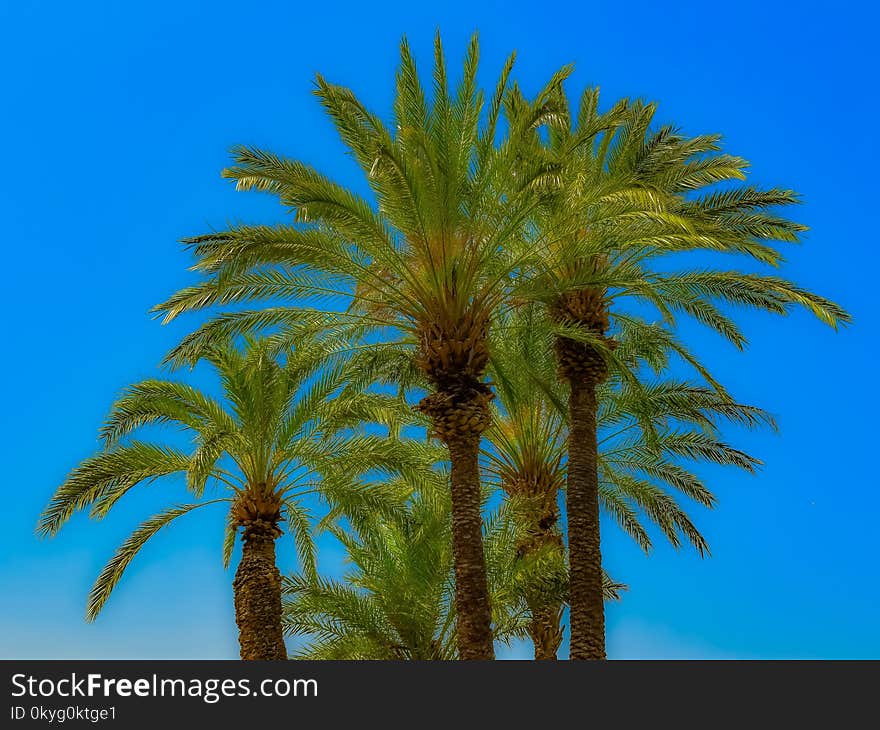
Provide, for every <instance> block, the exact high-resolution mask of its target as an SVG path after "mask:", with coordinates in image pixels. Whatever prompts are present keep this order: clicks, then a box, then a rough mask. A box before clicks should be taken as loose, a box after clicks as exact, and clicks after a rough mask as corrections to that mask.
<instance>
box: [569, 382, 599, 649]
mask: <svg viewBox="0 0 880 730" xmlns="http://www.w3.org/2000/svg"><path fill="white" fill-rule="evenodd" d="M569 384H570V386H571V393H570V396H569V418H570V431H569V437H568V486H567V489H566V511H567V515H568V559H569V570H570V588H569V590H570V598H569V601H570V606H571V654H570V656H571V658H572V659H604V658H605V605H604V602H603V598H602V554H601V552H600V541H599V472H598V460H597V459H598V456H597V452H598V445H597V437H596V411H597V403H596V380H595V378H591V377H590V376H589V375H581V376H579V377H577V376H575V377H571V378H569Z"/></svg>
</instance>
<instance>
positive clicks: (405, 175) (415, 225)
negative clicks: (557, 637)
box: [157, 35, 555, 659]
mask: <svg viewBox="0 0 880 730" xmlns="http://www.w3.org/2000/svg"><path fill="white" fill-rule="evenodd" d="M435 50H436V52H435V59H434V69H433V96H432V99H431V100H430V101H429V100H428V98H427V95H426V93H425V91H424V89H423V87H422V85H421V82H420V80H419V75H418V73H417V70H416V65H415V62H414V60H413V57H412V55H411V53H410V50H409V47H408V46H407V44H406V41H404V42H403V44H402V46H401V62H400V67H399V71H398V74H397V94H396V98H395V102H394V116H395V119H394V126H393V127H392V128H391V129H389V128H387V127H386V125H385V124H384V123H383V121H382V120H381V119H380V118H379V117H378V116H377V115H375V114H373V113H372V112H370V111H369V110H367V109H366V108H365V106H364V105H363V104H362V103H361V102H360V101H359V100H358V99H357V97H356V96H355V95H354V94H353V93H352V92H351V91H350V90H348V89H346V88H342V87H339V86H334V85H331V84H329V83H327V82H326V81H324V79H322V78H320V77H319V78H318V80H317V90H316V94H317V96H318V98H319V99H320V101H321V103H322V105H323V106H324V108H325V110H326V111H327V113H328V114H329V116H330V118H331V119H332V121H333V122H334V124H335V125H336V128H337V130H338V132H339V134H340V136H341V138H342V140H343V142H344V143H345V145H346V146H347V147H348V149H349V150H350V151H351V153H352V154H353V156H354V158H355V160H356V161H357V162H358V164H359V165H360V167H361V168H362V170H363V172H364V174H365V176H366V179H367V182H368V183H369V185H370V188H371V191H372V194H373V196H374V197H375V201H376V202H375V205H372V204H371V203H370V202H369V201H368V200H367V199H365V198H363V197H361V196H359V195H357V194H355V193H354V192H352V191H350V190H348V189H346V188H344V187H342V186H340V185H337V184H336V183H334V182H332V181H331V180H329V179H328V178H327V177H325V176H324V175H322V174H321V173H319V172H318V171H316V170H314V169H313V168H311V167H309V166H308V165H305V164H303V163H300V162H296V161H293V160H289V159H284V158H281V157H278V156H276V155H274V154H272V153H270V152H266V151H263V150H257V149H253V148H239V149H237V150H236V152H235V157H236V163H237V164H236V165H235V166H234V167H232V168H230V169H228V170H226V171H225V172H224V175H225V176H226V177H228V178H231V179H233V180H234V181H235V182H236V185H237V187H238V189H240V190H261V191H266V192H269V193H272V194H275V195H277V196H278V197H279V199H280V201H281V202H282V203H283V204H284V205H285V206H287V207H289V208H290V209H291V210H292V211H293V212H294V213H295V215H296V221H297V224H296V225H294V226H273V227H260V226H240V227H236V228H233V229H231V230H227V231H223V232H220V233H216V234H210V235H207V236H201V237H198V238H195V239H192V240H191V241H190V244H191V245H192V246H193V248H194V251H195V253H196V256H197V258H198V264H197V268H198V269H200V270H202V271H204V272H207V273H208V274H209V278H208V279H207V280H206V281H205V282H203V283H202V284H199V285H197V286H195V287H191V288H189V289H186V290H184V291H182V292H180V293H179V294H177V295H175V296H173V297H172V298H171V299H170V300H168V301H167V302H165V303H164V304H162V305H160V306H159V307H158V308H157V309H158V310H159V311H161V312H164V313H165V315H166V319H171V318H174V317H176V316H177V315H178V314H180V313H181V312H183V311H186V310H192V309H198V308H202V307H207V306H211V305H216V304H226V303H232V302H243V301H253V300H277V299H279V298H281V299H283V300H284V306H279V307H270V308H268V309H265V310H259V311H254V312H236V313H234V314H232V315H224V316H221V317H220V318H219V320H217V321H215V322H214V323H212V325H210V328H212V329H211V331H213V332H215V333H216V332H218V331H220V330H222V329H224V328H226V330H228V329H229V327H233V328H236V327H237V328H238V329H239V330H247V329H248V328H251V329H253V328H260V327H268V326H272V325H285V324H286V325H296V326H302V323H303V322H310V321H314V322H317V323H324V325H325V326H326V327H328V328H333V327H336V328H346V327H348V328H350V329H354V330H357V329H359V328H360V329H362V330H364V331H369V330H373V331H384V332H386V333H387V332H388V331H389V330H390V331H391V332H393V333H394V335H392V336H400V337H403V338H404V339H406V340H408V341H409V342H410V343H411V344H412V346H413V349H414V352H415V355H414V357H415V364H416V365H417V366H418V367H419V368H420V370H421V372H422V374H423V377H424V378H425V379H426V380H427V382H428V383H429V384H430V392H429V393H428V395H427V396H426V397H425V398H424V399H423V400H422V401H421V403H420V406H419V408H420V409H421V410H422V411H423V412H424V413H425V414H427V415H428V417H429V418H430V421H431V428H432V432H433V434H434V435H435V436H436V437H437V438H439V439H440V440H441V441H442V442H443V443H444V444H445V445H446V446H447V447H448V451H449V460H450V465H451V480H450V483H451V493H452V544H453V556H454V564H455V591H456V593H455V596H456V599H455V600H456V612H457V617H458V622H459V626H458V631H457V637H458V641H459V655H460V656H461V658H463V659H488V658H491V657H493V648H492V630H491V608H490V603H489V596H488V588H487V586H486V570H485V561H484V555H483V545H482V533H481V513H480V479H479V468H478V454H479V445H480V437H481V434H482V433H483V432H484V431H485V429H486V428H487V427H488V425H489V421H490V410H489V401H490V399H491V397H492V393H491V389H490V386H489V384H488V383H487V382H486V380H485V372H486V366H487V363H488V359H489V330H490V326H491V322H492V318H493V316H494V314H495V313H496V311H497V310H498V308H499V307H500V306H501V305H502V303H503V301H504V297H505V294H506V290H507V287H508V285H509V273H510V266H511V263H510V261H509V256H508V255H507V254H506V252H505V244H506V243H507V242H508V240H509V239H510V238H511V237H512V236H514V235H519V232H520V231H521V229H522V227H523V225H524V223H525V221H526V220H527V219H528V217H529V215H530V213H531V211H532V209H533V208H534V206H535V204H536V200H537V198H536V195H535V193H534V192H533V189H534V182H535V181H536V180H538V179H539V178H540V177H541V175H542V171H541V170H540V169H539V168H535V169H534V170H531V169H529V170H528V171H527V170H526V166H525V165H524V164H523V162H522V160H521V159H520V157H519V155H518V154H517V149H516V146H515V145H513V144H512V143H511V142H510V140H511V139H513V138H514V137H515V136H518V135H520V134H522V133H524V131H523V130H528V129H530V128H531V127H532V126H533V125H535V124H537V123H540V120H541V118H542V114H544V113H545V110H544V106H543V104H542V103H541V99H539V101H538V102H536V103H534V104H532V105H530V113H529V114H528V115H526V114H523V115H522V116H521V118H518V120H517V123H518V125H520V126H516V127H514V126H511V127H510V128H509V131H508V137H507V138H506V140H507V141H505V142H503V143H497V139H496V138H497V136H498V121H499V117H500V114H501V109H502V102H503V98H504V94H505V91H506V89H507V86H508V78H509V75H510V71H511V67H512V63H513V59H512V58H511V59H510V60H509V61H508V62H507V64H506V65H505V67H504V70H503V71H502V74H501V79H500V81H499V82H498V85H497V88H496V91H495V93H494V94H493V95H492V96H491V98H490V99H489V103H488V104H487V105H486V107H485V108H484V103H483V102H484V100H483V94H482V92H481V91H480V90H479V88H478V87H477V82H476V74H477V60H478V46H477V40H476V37H474V38H473V39H472V41H471V43H470V45H469V47H468V50H467V53H466V56H465V61H464V70H463V75H462V78H461V81H460V82H459V83H458V85H457V88H456V89H455V90H454V91H453V90H450V88H449V84H448V80H447V71H446V62H445V59H444V54H443V50H442V47H441V43H440V38H439V35H438V37H437V40H436V48H435ZM554 83H555V82H554ZM551 85H552V84H551ZM548 93H549V92H548ZM545 95H546V94H545ZM542 98H543V97H542ZM526 117H528V118H526ZM514 168H516V170H517V177H516V181H517V182H516V184H515V185H512V184H510V180H511V179H512V178H511V175H512V171H513V169H514ZM502 183H503V189H504V190H505V191H506V192H505V194H504V195H501V194H499V191H501V190H502ZM328 296H329V297H330V301H333V297H337V296H342V297H344V299H345V300H346V301H347V302H349V304H350V306H349V307H348V308H347V309H346V310H345V311H340V312H331V313H326V312H324V311H323V310H322V309H321V306H320V305H323V304H324V303H326V302H327V301H328ZM316 303H320V305H318V306H312V305H313V304H316ZM218 324H219V327H218ZM190 344H191V341H190Z"/></svg>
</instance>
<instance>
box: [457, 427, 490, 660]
mask: <svg viewBox="0 0 880 730" xmlns="http://www.w3.org/2000/svg"><path fill="white" fill-rule="evenodd" d="M448 445H449V458H450V462H451V465H452V474H451V481H452V556H453V563H454V566H455V612H456V615H457V617H458V626H457V629H458V631H457V633H458V656H459V659H494V658H495V649H494V647H493V644H492V612H491V609H490V606H489V587H488V584H487V582H486V558H485V555H484V553H483V521H482V516H481V514H480V472H479V463H478V455H479V450H480V437H479V435H468V436H466V437H465V436H463V437H459V438H451V439H449V443H448Z"/></svg>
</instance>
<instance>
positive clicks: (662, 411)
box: [484, 305, 773, 659]
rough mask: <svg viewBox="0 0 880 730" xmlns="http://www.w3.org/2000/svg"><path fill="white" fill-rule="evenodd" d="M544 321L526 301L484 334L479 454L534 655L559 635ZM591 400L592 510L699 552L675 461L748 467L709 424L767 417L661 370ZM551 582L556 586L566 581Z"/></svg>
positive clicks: (553, 400)
mask: <svg viewBox="0 0 880 730" xmlns="http://www.w3.org/2000/svg"><path fill="white" fill-rule="evenodd" d="M547 319H548V318H547V317H546V316H545V315H544V314H543V313H542V311H541V310H540V309H538V308H536V307H535V306H534V305H525V306H522V307H520V308H519V309H518V311H517V313H516V316H515V317H513V318H511V319H510V320H509V321H508V322H507V327H506V328H505V334H504V336H503V337H500V338H498V340H497V341H496V344H495V347H494V349H493V357H492V361H491V363H490V374H491V375H492V377H493V379H494V381H495V383H496V390H497V392H498V400H497V405H498V412H497V413H496V416H495V418H494V420H493V424H492V426H491V427H490V429H489V430H488V431H487V433H486V436H487V448H486V449H485V457H484V461H485V468H486V470H487V472H488V481H489V482H490V483H492V484H495V485H497V486H498V487H499V488H500V489H501V490H503V492H504V493H505V494H506V497H507V500H508V503H509V505H510V511H511V513H512V514H513V515H514V517H515V522H516V523H517V527H518V538H517V541H516V546H515V549H516V555H517V558H518V559H519V560H520V561H522V562H523V563H525V564H527V565H528V564H531V566H532V567H531V568H530V569H528V570H527V571H524V572H526V573H527V575H528V576H529V577H530V580H525V581H524V582H523V592H524V596H525V599H526V603H527V605H528V608H529V616H530V619H529V624H528V634H529V637H530V638H531V640H532V643H533V645H534V648H535V659H556V654H557V651H558V649H559V646H560V644H561V643H562V638H563V628H562V624H561V619H562V612H563V608H564V601H563V600H561V599H560V597H559V591H552V590H551V591H548V590H546V584H547V580H548V578H549V579H550V580H551V581H553V580H555V581H556V582H557V583H558V582H559V578H558V577H555V578H554V576H558V572H559V570H560V569H564V566H565V559H564V544H563V536H562V531H561V530H560V527H559V524H558V523H559V518H560V514H559V504H558V500H559V495H560V492H561V491H562V490H563V488H564V485H565V470H566V443H567V440H568V438H567V437H568V422H567V418H566V417H567V410H566V408H565V394H564V392H563V388H562V386H561V384H560V383H559V382H558V381H557V380H556V379H555V378H554V362H553V360H554V358H553V333H552V328H551V326H550V324H551V323H550V322H548V321H547ZM644 355H645V353H643V352H639V351H638V350H637V349H634V348H633V347H632V344H631V343H630V342H628V341H626V340H623V341H622V342H621V343H620V346H619V347H618V348H617V357H618V360H619V361H622V362H623V363H625V364H627V365H628V366H629V367H631V368H633V369H635V368H636V367H637V364H638V363H639V362H640V361H643V360H644ZM652 359H653V358H652ZM654 364H655V366H658V369H660V368H659V365H661V364H662V365H665V363H656V362H655V363H654ZM598 400H599V404H600V405H599V411H598V417H597V432H598V447H599V448H598V472H599V504H600V507H601V508H602V509H603V510H604V511H605V512H606V513H607V514H608V515H609V516H610V517H611V518H612V519H613V520H614V521H616V522H617V523H618V525H619V526H620V527H621V528H622V529H623V530H624V531H625V532H627V533H628V534H629V535H630V536H631V537H632V538H633V539H634V540H635V541H636V542H637V543H638V545H639V546H640V547H641V548H642V549H643V550H644V551H645V552H646V553H648V552H649V551H650V549H651V546H652V545H651V539H650V536H649V533H648V530H647V529H646V528H645V526H644V521H645V520H647V521H648V522H650V523H651V524H653V525H654V526H655V527H657V528H659V530H660V531H661V533H662V534H663V535H664V536H665V537H666V539H667V540H668V541H669V542H670V543H671V544H672V545H673V546H675V547H679V546H680V545H681V544H682V543H683V542H688V543H690V544H691V545H692V546H693V547H694V548H695V549H696V550H697V551H698V552H699V553H700V554H701V555H703V554H705V553H707V552H708V545H707V544H706V541H705V540H704V538H703V536H702V535H701V534H700V532H699V531H698V529H697V528H696V527H695V526H694V524H693V522H692V521H691V519H690V518H689V516H688V515H687V513H686V512H685V511H684V510H683V509H682V507H681V506H680V505H679V504H678V502H677V500H676V497H675V493H676V492H677V493H680V494H683V495H684V496H685V497H688V498H690V499H693V500H694V501H696V502H697V503H698V504H701V505H703V506H706V507H712V506H713V505H714V503H715V498H714V496H713V495H712V493H711V492H710V491H709V490H708V489H707V488H706V487H705V485H704V484H703V483H702V482H701V480H700V479H699V478H698V477H697V476H696V475H694V474H693V473H691V472H690V471H689V468H688V466H687V463H686V462H688V461H690V462H700V461H710V462H713V463H717V464H725V465H733V466H736V467H739V468H742V469H744V470H746V471H748V472H752V471H754V468H755V466H756V465H757V464H758V462H757V460H755V459H754V458H752V457H750V456H749V455H747V454H745V453H744V452H742V451H739V450H737V449H734V448H732V447H730V446H728V445H727V444H726V443H724V442H723V441H721V440H720V439H719V435H718V430H717V427H718V426H719V425H720V424H721V423H724V422H727V423H736V424H739V425H745V426H747V427H755V426H759V425H762V424H768V425H773V421H772V419H771V418H770V417H769V416H768V415H767V414H766V413H764V412H763V411H761V410H759V409H757V408H754V407H750V406H744V405H741V404H739V403H737V402H735V401H733V400H732V399H731V398H729V397H728V396H726V395H724V394H721V393H718V392H717V391H716V390H714V389H712V388H710V387H706V386H703V385H698V384H693V383H688V382H683V381H674V380H670V379H662V380H656V379H655V380H652V381H651V382H644V383H641V384H640V387H636V388H633V387H630V386H629V384H628V381H627V380H625V379H623V380H622V379H620V378H615V377H611V378H609V379H608V380H607V381H606V382H604V383H603V384H602V385H601V386H600V387H599V389H598ZM563 582H564V583H565V584H566V588H567V578H566V579H565V580H564V581H563ZM567 592H568V591H567V590H566V591H565V593H566V594H567ZM566 598H567V595H566Z"/></svg>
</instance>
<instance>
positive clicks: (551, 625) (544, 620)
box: [529, 602, 562, 661]
mask: <svg viewBox="0 0 880 730" xmlns="http://www.w3.org/2000/svg"><path fill="white" fill-rule="evenodd" d="M559 609H560V607H559V606H553V605H550V604H546V603H544V604H539V603H537V602H535V603H533V605H531V606H529V611H530V613H531V614H532V620H531V621H529V638H530V639H531V640H532V644H533V645H534V647H535V659H537V660H540V661H555V660H556V652H557V651H559V645H560V644H561V643H562V626H561V625H560V622H559V619H560V612H559Z"/></svg>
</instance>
